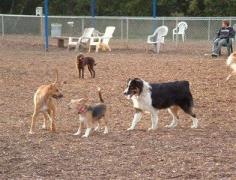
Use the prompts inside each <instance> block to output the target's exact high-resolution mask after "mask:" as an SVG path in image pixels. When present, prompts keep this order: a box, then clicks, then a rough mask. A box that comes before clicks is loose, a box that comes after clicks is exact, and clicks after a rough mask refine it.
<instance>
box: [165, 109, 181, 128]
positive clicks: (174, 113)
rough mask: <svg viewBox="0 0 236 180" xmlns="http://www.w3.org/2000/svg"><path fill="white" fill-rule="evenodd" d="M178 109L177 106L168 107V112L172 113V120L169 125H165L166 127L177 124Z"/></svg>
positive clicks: (172, 126)
mask: <svg viewBox="0 0 236 180" xmlns="http://www.w3.org/2000/svg"><path fill="white" fill-rule="evenodd" d="M178 110H179V107H178V106H173V107H170V108H168V112H169V113H170V114H171V115H172V117H173V119H172V122H171V123H170V124H169V125H166V127H168V128H174V127H176V126H177V123H178V119H179V117H178Z"/></svg>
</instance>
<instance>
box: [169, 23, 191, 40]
mask: <svg viewBox="0 0 236 180" xmlns="http://www.w3.org/2000/svg"><path fill="white" fill-rule="evenodd" d="M186 29H188V24H187V23H186V22H183V21H181V22H179V23H178V24H177V26H176V28H174V29H173V41H174V40H175V37H176V40H177V38H178V35H181V36H182V40H183V42H184V41H185V39H186V34H185V31H186Z"/></svg>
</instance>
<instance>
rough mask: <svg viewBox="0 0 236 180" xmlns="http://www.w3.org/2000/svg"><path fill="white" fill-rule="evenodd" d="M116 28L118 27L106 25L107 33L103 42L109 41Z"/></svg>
mask: <svg viewBox="0 0 236 180" xmlns="http://www.w3.org/2000/svg"><path fill="white" fill-rule="evenodd" d="M115 29H116V27H115V26H107V27H106V30H105V33H104V34H103V36H102V42H103V43H104V44H108V43H109V41H110V39H111V38H112V35H113V33H114V31H115Z"/></svg>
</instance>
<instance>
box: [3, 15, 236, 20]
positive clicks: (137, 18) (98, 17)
mask: <svg viewBox="0 0 236 180" xmlns="http://www.w3.org/2000/svg"><path fill="white" fill-rule="evenodd" d="M0 16H6V17H32V18H34V17H44V16H36V15H19V14H0ZM48 17H49V18H68V19H74V18H79V19H82V18H84V19H91V18H94V19H116V20H117V19H120V20H122V19H128V20H222V19H229V20H236V16H231V17H186V16H185V17H165V16H163V17H156V18H153V17H140V16H139V17H136V16H127V17H126V16H95V17H92V16H48Z"/></svg>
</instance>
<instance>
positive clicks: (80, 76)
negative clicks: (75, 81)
mask: <svg viewBox="0 0 236 180" xmlns="http://www.w3.org/2000/svg"><path fill="white" fill-rule="evenodd" d="M81 71H82V69H81V68H79V78H81Z"/></svg>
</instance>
